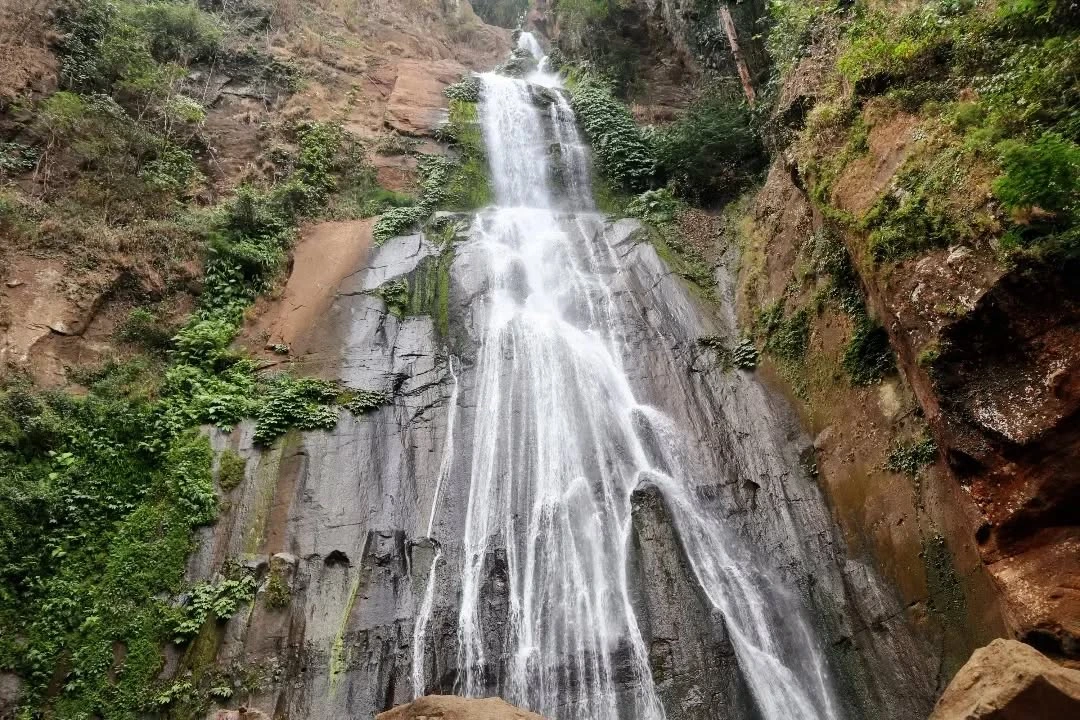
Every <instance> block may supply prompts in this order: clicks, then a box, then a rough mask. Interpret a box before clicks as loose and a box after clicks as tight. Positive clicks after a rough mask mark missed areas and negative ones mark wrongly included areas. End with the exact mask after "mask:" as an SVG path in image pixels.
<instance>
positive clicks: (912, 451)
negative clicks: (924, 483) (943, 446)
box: [885, 437, 937, 477]
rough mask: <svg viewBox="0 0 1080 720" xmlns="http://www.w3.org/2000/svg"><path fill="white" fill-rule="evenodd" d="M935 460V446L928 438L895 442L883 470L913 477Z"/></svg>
mask: <svg viewBox="0 0 1080 720" xmlns="http://www.w3.org/2000/svg"><path fill="white" fill-rule="evenodd" d="M935 460H937V445H936V444H935V443H934V441H933V439H932V438H930V437H923V438H921V439H919V440H914V441H910V442H902V441H899V440H898V441H897V442H896V443H895V444H894V445H893V448H892V450H891V451H890V452H889V456H888V458H886V460H885V469H887V470H891V471H893V472H897V473H905V474H907V475H910V476H912V477H915V476H916V475H917V474H918V473H919V470H920V469H922V468H923V467H926V466H927V465H932V464H933V463H934V461H935Z"/></svg>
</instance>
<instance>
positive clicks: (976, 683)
mask: <svg viewBox="0 0 1080 720" xmlns="http://www.w3.org/2000/svg"><path fill="white" fill-rule="evenodd" d="M1072 717H1080V671H1077V670H1069V669H1066V668H1063V667H1061V666H1060V665H1057V664H1055V663H1053V662H1052V661H1050V660H1049V659H1048V658H1047V657H1046V656H1044V655H1042V654H1041V653H1039V652H1038V651H1037V650H1035V649H1034V648H1032V647H1030V646H1028V645H1024V644H1023V643H1019V642H1016V641H1015V640H995V641H994V642H992V643H990V644H989V645H987V646H986V647H984V648H979V649H978V650H976V651H975V653H974V654H973V655H972V656H971V659H970V660H968V662H967V664H966V665H964V667H963V668H961V669H960V672H958V673H957V674H956V677H955V678H953V681H952V682H951V683H949V687H948V688H947V689H946V690H945V694H944V695H942V696H941V699H940V700H939V701H938V703H937V706H936V707H935V708H934V712H933V714H932V715H931V716H930V720H1062V719H1063V718H1072Z"/></svg>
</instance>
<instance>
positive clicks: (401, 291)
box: [371, 278, 409, 317]
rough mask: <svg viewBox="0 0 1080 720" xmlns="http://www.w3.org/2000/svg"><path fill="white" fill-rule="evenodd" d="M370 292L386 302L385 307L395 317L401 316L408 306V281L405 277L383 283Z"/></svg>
mask: <svg viewBox="0 0 1080 720" xmlns="http://www.w3.org/2000/svg"><path fill="white" fill-rule="evenodd" d="M371 294H372V295H374V296H376V297H378V298H379V299H381V300H382V301H383V302H384V303H386V309H387V310H389V311H390V312H391V313H392V314H393V315H396V316H397V317H401V316H403V315H404V314H405V310H406V309H407V308H408V307H409V281H408V280H406V279H405V278H398V279H397V280H391V281H390V282H388V283H383V284H382V285H380V286H379V287H377V288H375V289H374V290H372V291H371Z"/></svg>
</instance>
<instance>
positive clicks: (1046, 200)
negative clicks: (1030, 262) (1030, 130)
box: [994, 132, 1080, 213]
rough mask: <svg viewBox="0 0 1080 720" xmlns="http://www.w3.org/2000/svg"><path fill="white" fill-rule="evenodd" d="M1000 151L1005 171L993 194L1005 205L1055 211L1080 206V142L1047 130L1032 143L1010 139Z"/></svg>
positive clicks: (1066, 211) (999, 148) (1058, 211)
mask: <svg viewBox="0 0 1080 720" xmlns="http://www.w3.org/2000/svg"><path fill="white" fill-rule="evenodd" d="M998 151H999V152H1000V153H1001V165H1002V168H1003V170H1004V171H1005V172H1004V174H1003V175H1002V176H1001V177H999V178H998V179H997V180H996V181H995V182H994V193H995V194H996V195H997V196H998V198H1000V199H1001V202H1002V203H1003V204H1004V205H1005V206H1006V207H1008V208H1010V209H1014V210H1016V209H1027V208H1032V207H1038V208H1041V209H1043V210H1046V211H1048V212H1053V213H1060V212H1065V213H1068V212H1075V211H1077V210H1078V209H1080V208H1078V205H1077V203H1078V200H1080V145H1077V144H1076V143H1074V142H1072V141H1070V140H1066V139H1065V138H1063V137H1061V136H1060V135H1058V134H1057V133H1052V132H1048V133H1043V134H1042V135H1041V136H1040V137H1039V138H1038V139H1037V140H1036V141H1035V142H1033V143H1031V144H1027V143H1024V142H1021V141H1018V140H1007V141H1005V142H1002V143H1001V144H1000V145H999V146H998Z"/></svg>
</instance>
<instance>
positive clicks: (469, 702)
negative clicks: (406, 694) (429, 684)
mask: <svg viewBox="0 0 1080 720" xmlns="http://www.w3.org/2000/svg"><path fill="white" fill-rule="evenodd" d="M435 718H440V719H441V720H543V718H542V717H540V716H539V715H537V714H536V713H532V712H529V711H528V710H522V709H520V708H516V707H514V706H513V705H511V704H510V703H508V702H506V701H505V700H502V699H500V698H483V699H474V698H462V697H457V696H454V695H428V696H427V697H422V698H420V699H419V700H414V701H413V702H411V703H409V704H408V705H398V706H397V707H396V708H394V709H393V710H387V711H386V712H384V713H380V714H379V715H378V716H376V720H434V719H435Z"/></svg>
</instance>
